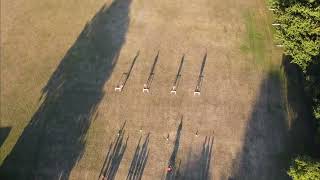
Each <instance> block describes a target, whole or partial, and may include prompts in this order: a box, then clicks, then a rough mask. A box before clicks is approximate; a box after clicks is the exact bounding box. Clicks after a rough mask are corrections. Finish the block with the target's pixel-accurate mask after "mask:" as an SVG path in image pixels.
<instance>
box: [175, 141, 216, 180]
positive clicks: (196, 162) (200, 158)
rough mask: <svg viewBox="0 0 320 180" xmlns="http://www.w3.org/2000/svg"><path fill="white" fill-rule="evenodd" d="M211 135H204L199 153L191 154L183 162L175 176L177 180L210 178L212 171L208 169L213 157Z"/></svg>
mask: <svg viewBox="0 0 320 180" xmlns="http://www.w3.org/2000/svg"><path fill="white" fill-rule="evenodd" d="M213 142H214V137H213V136H206V137H205V139H204V141H203V144H202V148H201V153H200V154H193V155H191V156H192V157H189V158H188V159H189V160H188V161H187V162H186V163H185V164H183V165H182V166H181V167H180V169H179V170H178V173H177V174H176V178H175V179H178V180H180V179H181V180H193V179H197V180H209V179H212V174H211V173H212V172H211V171H210V170H211V169H210V167H211V160H212V157H213V154H212V153H213Z"/></svg>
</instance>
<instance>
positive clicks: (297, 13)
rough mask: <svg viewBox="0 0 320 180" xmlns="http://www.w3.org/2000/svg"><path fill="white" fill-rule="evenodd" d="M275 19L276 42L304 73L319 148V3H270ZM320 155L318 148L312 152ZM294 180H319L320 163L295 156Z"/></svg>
mask: <svg viewBox="0 0 320 180" xmlns="http://www.w3.org/2000/svg"><path fill="white" fill-rule="evenodd" d="M269 5H270V8H271V9H272V10H273V13H274V16H275V23H274V25H275V28H276V33H275V40H276V41H277V43H279V44H281V45H282V46H283V47H284V53H285V54H286V55H287V56H289V58H290V61H291V63H294V64H297V65H298V66H299V68H300V70H301V72H302V74H303V77H304V82H303V84H302V86H303V87H304V90H305V93H306V95H307V97H308V98H310V101H311V104H312V111H313V117H314V119H315V123H314V124H315V126H316V127H315V128H316V129H317V130H316V134H315V136H316V137H315V138H314V139H315V142H314V143H315V146H314V148H319V145H320V0H269ZM315 152H320V149H315ZM287 173H288V175H289V176H290V177H292V179H294V180H318V179H320V161H319V160H318V159H317V158H315V157H311V156H310V155H308V156H307V155H303V154H302V155H301V156H299V157H296V158H295V159H294V160H293V161H292V164H291V166H290V168H289V170H288V172H287Z"/></svg>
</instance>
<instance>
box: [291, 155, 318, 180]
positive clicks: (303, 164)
mask: <svg viewBox="0 0 320 180" xmlns="http://www.w3.org/2000/svg"><path fill="white" fill-rule="evenodd" d="M288 174H289V175H290V176H291V177H292V179H293V180H319V179H320V163H319V162H316V161H313V160H312V159H310V158H309V157H298V158H296V159H295V160H294V162H293V164H292V165H291V167H290V170H289V171H288Z"/></svg>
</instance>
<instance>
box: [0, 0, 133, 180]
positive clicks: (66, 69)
mask: <svg viewBox="0 0 320 180" xmlns="http://www.w3.org/2000/svg"><path fill="white" fill-rule="evenodd" d="M130 4H131V0H115V1H113V3H112V4H111V5H110V6H109V7H107V6H106V5H105V6H103V7H102V8H101V9H100V10H99V11H98V12H97V13H96V15H95V16H94V17H93V19H92V20H91V21H90V22H88V23H87V24H86V26H85V27H84V29H83V31H82V32H81V34H80V35H79V37H78V39H77V40H76V41H75V43H74V44H73V45H72V47H71V48H70V49H69V50H68V52H67V53H66V55H65V56H64V57H63V59H62V60H61V62H60V64H59V66H58V67H57V69H56V70H55V72H54V73H53V74H52V76H51V78H50V80H49V81H48V82H47V84H46V86H45V87H44V88H43V90H42V92H43V96H42V100H41V102H42V104H41V106H40V107H39V109H38V110H37V111H36V113H35V114H34V115H33V117H32V118H31V120H30V121H29V124H28V125H27V126H26V128H25V129H24V131H23V132H22V134H21V136H20V138H19V139H18V141H17V143H16V145H15V146H14V148H13V150H12V151H11V153H10V154H9V155H8V156H7V157H6V159H5V160H4V162H3V164H2V165H1V167H0V177H1V179H68V178H69V175H70V172H71V170H72V168H73V167H74V166H75V165H76V164H77V162H78V161H79V160H80V159H81V157H82V155H83V152H84V148H85V142H86V134H87V131H88V128H89V127H90V125H91V121H92V120H93V119H94V117H95V113H96V112H95V111H96V108H97V106H98V105H99V102H100V101H101V99H102V98H103V97H104V91H103V87H104V85H105V83H106V82H107V81H108V79H109V77H110V75H111V73H112V71H113V68H114V66H115V64H116V63H117V58H118V54H119V51H120V50H121V47H122V45H123V44H124V42H125V35H126V32H127V29H128V24H129V20H130V19H129V8H130ZM115 27H116V28H115Z"/></svg>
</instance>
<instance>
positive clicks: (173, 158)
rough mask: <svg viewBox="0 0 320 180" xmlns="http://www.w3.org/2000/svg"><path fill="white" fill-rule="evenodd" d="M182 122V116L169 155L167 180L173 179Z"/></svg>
mask: <svg viewBox="0 0 320 180" xmlns="http://www.w3.org/2000/svg"><path fill="white" fill-rule="evenodd" d="M182 120H183V116H182V117H181V120H180V124H179V127H178V129H177V134H176V140H175V143H174V148H173V151H172V154H171V156H170V159H169V163H168V172H167V175H166V179H167V180H171V179H173V178H174V177H175V169H176V157H177V154H178V150H179V145H180V136H181V130H182Z"/></svg>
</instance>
